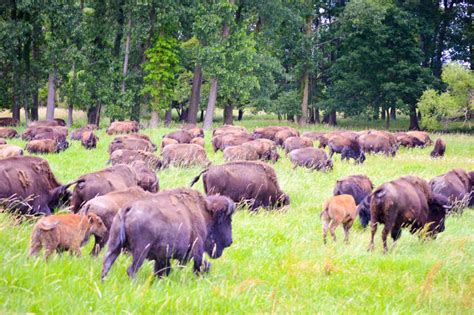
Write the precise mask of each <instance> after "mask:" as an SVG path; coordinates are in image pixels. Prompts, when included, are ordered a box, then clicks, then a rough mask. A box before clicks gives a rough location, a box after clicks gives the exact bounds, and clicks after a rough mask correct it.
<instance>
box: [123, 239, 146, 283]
mask: <svg viewBox="0 0 474 315" xmlns="http://www.w3.org/2000/svg"><path fill="white" fill-rule="evenodd" d="M150 247H151V246H150V244H147V245H146V246H137V247H136V248H135V249H134V250H133V253H132V255H133V260H132V264H131V265H130V266H129V267H128V268H127V274H128V276H129V277H130V278H132V279H133V278H135V274H136V273H137V271H138V269H140V267H141V266H142V265H143V262H144V261H145V258H146V257H147V256H148V252H149V251H150Z"/></svg>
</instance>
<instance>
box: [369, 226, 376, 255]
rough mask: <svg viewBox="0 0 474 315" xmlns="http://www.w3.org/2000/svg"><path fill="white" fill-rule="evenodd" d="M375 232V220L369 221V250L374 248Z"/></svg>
mask: <svg viewBox="0 0 474 315" xmlns="http://www.w3.org/2000/svg"><path fill="white" fill-rule="evenodd" d="M376 232H377V222H375V221H370V233H371V235H370V244H369V249H368V250H369V251H373V250H374V238H375V233H376Z"/></svg>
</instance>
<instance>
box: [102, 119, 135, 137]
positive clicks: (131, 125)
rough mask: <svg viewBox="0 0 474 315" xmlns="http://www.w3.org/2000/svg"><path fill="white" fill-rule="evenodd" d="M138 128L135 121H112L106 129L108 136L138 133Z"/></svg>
mask: <svg viewBox="0 0 474 315" xmlns="http://www.w3.org/2000/svg"><path fill="white" fill-rule="evenodd" d="M139 129H140V126H139V125H138V122H136V121H114V122H113V123H111V124H110V126H109V128H107V131H106V132H107V134H108V135H117V134H121V133H132V132H138V130H139Z"/></svg>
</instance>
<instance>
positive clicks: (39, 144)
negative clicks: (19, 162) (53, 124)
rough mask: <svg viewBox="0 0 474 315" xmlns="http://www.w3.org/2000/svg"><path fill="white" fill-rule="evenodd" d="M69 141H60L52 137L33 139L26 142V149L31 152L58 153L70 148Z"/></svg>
mask: <svg viewBox="0 0 474 315" xmlns="http://www.w3.org/2000/svg"><path fill="white" fill-rule="evenodd" d="M68 146H69V143H68V142H67V141H66V142H59V141H56V140H52V139H42V140H31V141H29V142H28V143H27V144H26V150H27V151H28V152H30V153H58V152H61V151H64V150H66V149H67V148H68Z"/></svg>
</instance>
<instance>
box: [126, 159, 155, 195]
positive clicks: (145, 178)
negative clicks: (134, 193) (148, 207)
mask: <svg viewBox="0 0 474 315" xmlns="http://www.w3.org/2000/svg"><path fill="white" fill-rule="evenodd" d="M130 166H131V167H132V168H133V170H134V171H135V174H136V176H137V185H138V186H140V187H142V188H143V189H145V190H146V191H149V192H152V193H155V192H157V191H158V190H159V189H160V184H159V181H158V177H157V176H156V173H155V171H152V170H151V169H150V168H149V167H148V166H147V164H146V163H145V162H144V161H140V160H138V161H134V162H133V163H131V164H130Z"/></svg>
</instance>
